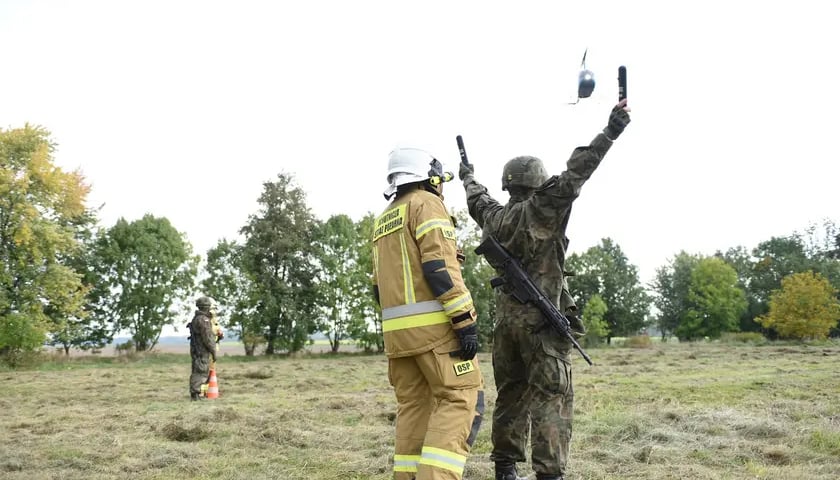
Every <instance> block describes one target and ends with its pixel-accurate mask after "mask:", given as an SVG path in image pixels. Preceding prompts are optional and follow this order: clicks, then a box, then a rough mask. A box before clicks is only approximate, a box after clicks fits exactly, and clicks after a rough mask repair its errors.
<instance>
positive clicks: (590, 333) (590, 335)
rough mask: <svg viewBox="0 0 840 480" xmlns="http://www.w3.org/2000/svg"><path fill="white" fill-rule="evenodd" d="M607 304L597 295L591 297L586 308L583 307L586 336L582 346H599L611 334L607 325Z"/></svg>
mask: <svg viewBox="0 0 840 480" xmlns="http://www.w3.org/2000/svg"><path fill="white" fill-rule="evenodd" d="M606 314H607V303H606V302H605V301H604V299H603V298H601V296H600V295H598V294H597V293H596V294H595V295H592V296H591V297H589V300H588V301H587V302H586V306H585V307H583V316H582V319H583V326H584V327H586V335H585V336H584V337H583V339H582V340H581V343H582V344H583V345H582V346H584V347H591V346H595V345H598V344H599V343H601V342H602V340H603V339H604V338H606V337H607V336H608V335H609V334H610V327H609V325H608V324H607V320H606V318H605V315H606Z"/></svg>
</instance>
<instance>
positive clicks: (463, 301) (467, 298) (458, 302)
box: [443, 292, 472, 314]
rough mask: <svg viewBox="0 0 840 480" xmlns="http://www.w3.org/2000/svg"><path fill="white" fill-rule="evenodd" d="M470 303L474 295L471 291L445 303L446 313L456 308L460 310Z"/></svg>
mask: <svg viewBox="0 0 840 480" xmlns="http://www.w3.org/2000/svg"><path fill="white" fill-rule="evenodd" d="M468 305H470V306H471V305H472V296H471V295H470V292H467V293H465V294H463V295H461V296H459V297H455V298H453V299H452V300H450V301H448V302H446V303H444V304H443V310H444V311H445V312H446V313H448V314H449V313H452V312H454V311H456V310H460V309H462V308H464V307H466V306H468Z"/></svg>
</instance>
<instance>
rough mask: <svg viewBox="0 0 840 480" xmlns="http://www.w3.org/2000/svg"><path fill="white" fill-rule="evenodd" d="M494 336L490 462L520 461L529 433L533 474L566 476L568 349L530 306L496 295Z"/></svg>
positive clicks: (570, 397)
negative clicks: (495, 397) (491, 449)
mask: <svg viewBox="0 0 840 480" xmlns="http://www.w3.org/2000/svg"><path fill="white" fill-rule="evenodd" d="M496 318H497V322H496V329H495V333H494V337H493V369H494V376H495V379H496V391H497V393H498V397H497V399H496V408H495V411H494V412H493V430H492V434H491V439H492V441H493V452H492V454H491V455H490V458H491V459H492V460H493V461H494V462H500V463H516V462H524V461H525V460H526V458H525V447H526V444H527V442H528V437H529V434H530V438H531V464H532V467H533V469H534V471H535V472H536V473H537V474H542V475H546V476H559V475H562V474H565V471H566V463H567V461H568V458H569V444H570V442H571V438H572V411H573V407H574V391H573V389H572V369H571V363H570V358H569V350H570V348H571V344H570V343H569V342H568V341H567V340H565V339H563V338H561V337H560V336H558V335H557V334H555V333H554V332H552V331H551V329H550V328H547V327H545V325H544V319H543V316H542V315H541V314H540V313H539V311H538V310H536V309H535V308H534V307H531V306H527V305H521V304H519V303H517V302H515V301H514V300H512V299H510V297H507V296H506V295H499V296H497V310H496Z"/></svg>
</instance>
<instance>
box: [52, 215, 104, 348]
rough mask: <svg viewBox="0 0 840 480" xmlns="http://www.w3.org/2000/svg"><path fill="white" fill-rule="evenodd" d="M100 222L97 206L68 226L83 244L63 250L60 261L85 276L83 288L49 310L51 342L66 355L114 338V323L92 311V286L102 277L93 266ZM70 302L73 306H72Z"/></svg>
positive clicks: (93, 308) (67, 295)
mask: <svg viewBox="0 0 840 480" xmlns="http://www.w3.org/2000/svg"><path fill="white" fill-rule="evenodd" d="M96 223H97V218H96V212H95V211H93V210H88V211H86V212H85V214H84V215H81V216H79V217H75V218H74V219H72V221H70V222H69V223H68V225H67V226H68V227H70V228H71V229H72V230H73V231H74V237H75V238H76V240H77V242H78V243H79V247H78V248H75V249H73V250H72V251H70V252H66V253H64V254H62V255H61V256H60V260H59V261H60V263H61V264H63V265H66V266H68V267H70V268H72V269H73V271H74V272H76V273H77V274H79V275H80V276H81V280H82V285H83V288H82V289H79V290H75V291H72V292H66V300H65V301H64V302H62V304H59V305H54V306H52V307H50V308H49V309H48V310H47V316H48V317H49V318H50V322H51V324H52V326H51V333H50V336H49V339H48V343H49V344H50V345H54V346H60V347H61V348H62V349H63V350H64V354H65V355H70V349H71V348H78V349H81V350H90V349H96V348H102V347H104V346H105V345H107V344H108V343H110V342H111V341H112V339H113V330H112V329H111V326H110V325H109V324H108V323H106V322H102V321H96V319H97V318H98V317H96V315H92V314H91V313H92V312H94V311H95V310H96V299H95V298H94V297H93V291H92V290H93V289H92V286H93V285H95V284H96V283H98V281H99V279H98V278H97V277H96V275H95V270H94V268H92V265H93V264H94V262H95V260H94V258H93V252H94V246H95V242H96V239H97V236H96V235H97V232H96V231H95V227H96ZM79 302H82V303H83V305H82V308H81V309H79V308H77V306H78V304H79ZM68 305H70V306H72V307H71V308H70V309H69V310H68V308H67V306H68ZM99 318H101V317H99Z"/></svg>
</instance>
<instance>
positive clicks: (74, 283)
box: [0, 125, 90, 362]
mask: <svg viewBox="0 0 840 480" xmlns="http://www.w3.org/2000/svg"><path fill="white" fill-rule="evenodd" d="M53 152H54V144H53V143H52V141H51V140H50V134H49V132H48V131H47V130H45V129H43V128H40V127H34V126H30V125H26V126H24V127H23V128H19V129H12V130H2V129H0V356H2V357H4V359H5V360H6V361H10V362H15V361H16V359H17V358H18V357H19V356H20V355H21V354H23V353H25V352H27V351H32V350H36V349H38V348H40V347H41V345H43V344H44V341H45V340H46V339H47V338H48V334H51V333H55V332H60V331H61V330H62V329H63V326H64V325H66V324H67V323H66V322H67V321H68V319H71V318H76V319H84V316H85V312H84V308H83V306H84V297H85V294H86V292H87V289H86V287H85V286H84V285H83V283H82V275H81V274H80V273H79V272H77V271H75V270H74V269H73V268H72V267H71V266H68V265H66V264H64V263H62V259H64V258H67V257H68V256H72V255H74V253H75V252H76V251H78V249H79V248H80V245H79V242H78V241H77V239H76V238H75V235H74V225H75V224H76V223H77V222H78V219H79V218H81V217H82V216H84V215H85V213H86V208H85V200H86V198H87V195H88V192H89V189H90V187H89V186H88V185H87V184H86V183H85V181H84V178H83V176H82V174H81V173H80V172H78V171H74V172H65V171H64V170H62V169H61V168H59V167H57V166H56V165H55V164H54V161H53V157H52V154H53Z"/></svg>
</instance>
